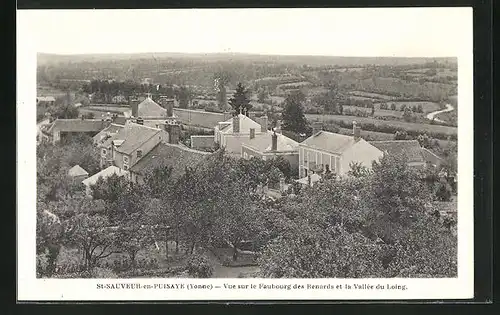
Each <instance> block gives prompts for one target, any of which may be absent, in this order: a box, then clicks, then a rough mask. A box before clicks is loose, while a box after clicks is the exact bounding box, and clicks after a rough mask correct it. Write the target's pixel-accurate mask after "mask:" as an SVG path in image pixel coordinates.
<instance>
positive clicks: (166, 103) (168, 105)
mask: <svg viewBox="0 0 500 315" xmlns="http://www.w3.org/2000/svg"><path fill="white" fill-rule="evenodd" d="M161 106H162V107H163V108H165V109H166V110H167V117H172V116H174V102H173V100H170V99H168V98H165V97H163V98H162V99H161Z"/></svg>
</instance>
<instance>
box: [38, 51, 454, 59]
mask: <svg viewBox="0 0 500 315" xmlns="http://www.w3.org/2000/svg"><path fill="white" fill-rule="evenodd" d="M39 54H45V55H54V56H64V57H71V56H85V55H141V54H151V55H154V54H184V55H216V54H218V55H231V54H232V55H249V56H286V57H329V58H407V59H417V58H425V59H432V58H436V59H458V56H394V55H393V56H387V55H384V56H366V55H365V56H359V55H314V54H312V55H304V54H286V53H280V54H277V53H252V52H237V51H235V52H228V51H220V52H181V51H155V52H151V51H144V52H86V53H53V52H42V51H40V52H37V55H39Z"/></svg>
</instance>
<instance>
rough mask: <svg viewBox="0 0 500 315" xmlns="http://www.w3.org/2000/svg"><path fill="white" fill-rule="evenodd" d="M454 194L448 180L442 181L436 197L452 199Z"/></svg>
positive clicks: (438, 186)
mask: <svg viewBox="0 0 500 315" xmlns="http://www.w3.org/2000/svg"><path fill="white" fill-rule="evenodd" d="M451 194H452V189H451V186H450V184H448V183H447V182H446V181H440V182H439V184H438V185H437V189H436V193H435V195H436V198H437V199H438V200H439V201H450V199H451Z"/></svg>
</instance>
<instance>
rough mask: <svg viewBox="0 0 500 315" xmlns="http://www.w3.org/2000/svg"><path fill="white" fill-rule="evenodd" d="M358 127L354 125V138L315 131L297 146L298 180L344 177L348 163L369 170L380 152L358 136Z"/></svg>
mask: <svg viewBox="0 0 500 315" xmlns="http://www.w3.org/2000/svg"><path fill="white" fill-rule="evenodd" d="M360 132H361V127H359V126H358V125H357V124H356V122H353V135H352V136H347V135H341V134H337V133H332V132H328V131H323V130H321V131H317V132H315V133H313V135H312V136H310V137H309V138H307V139H306V140H304V141H303V142H301V143H299V176H300V178H304V177H307V176H308V175H311V174H324V173H333V174H335V175H338V176H345V175H346V174H347V172H349V170H350V165H351V163H359V164H360V165H362V166H364V167H366V168H368V169H371V167H372V162H373V161H378V160H379V159H380V158H381V157H382V156H383V152H382V151H381V150H379V149H378V148H376V147H375V146H373V145H372V144H370V143H369V142H367V141H365V140H364V139H362V138H361V136H360Z"/></svg>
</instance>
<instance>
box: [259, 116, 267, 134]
mask: <svg viewBox="0 0 500 315" xmlns="http://www.w3.org/2000/svg"><path fill="white" fill-rule="evenodd" d="M260 131H261V132H266V131H267V115H264V116H262V117H261V118H260Z"/></svg>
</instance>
